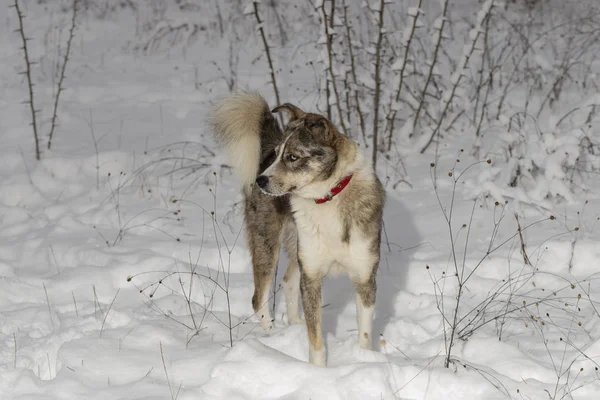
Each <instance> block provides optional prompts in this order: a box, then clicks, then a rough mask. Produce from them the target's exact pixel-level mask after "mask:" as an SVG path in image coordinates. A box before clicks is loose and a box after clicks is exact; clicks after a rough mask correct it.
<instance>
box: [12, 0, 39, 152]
mask: <svg viewBox="0 0 600 400" xmlns="http://www.w3.org/2000/svg"><path fill="white" fill-rule="evenodd" d="M14 7H15V10H17V16H18V17H19V29H18V31H19V32H20V33H21V39H22V40H23V47H22V48H21V49H22V50H23V55H24V57H25V68H26V69H25V72H23V74H25V76H26V77H27V86H28V88H29V101H28V102H27V103H29V108H30V110H31V126H32V127H33V139H34V143H35V158H36V159H37V160H39V159H40V143H39V136H38V129H37V121H36V116H35V113H36V110H35V105H34V102H33V82H32V81H31V64H32V63H31V61H30V60H29V50H27V41H28V40H30V39H27V38H26V37H25V28H24V27H23V19H24V18H25V16H24V15H23V13H22V12H21V8H20V7H19V0H15V4H14Z"/></svg>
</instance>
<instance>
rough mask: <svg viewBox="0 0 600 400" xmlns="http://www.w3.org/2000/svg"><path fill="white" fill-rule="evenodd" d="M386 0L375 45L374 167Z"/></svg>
mask: <svg viewBox="0 0 600 400" xmlns="http://www.w3.org/2000/svg"><path fill="white" fill-rule="evenodd" d="M384 9H385V0H380V2H379V10H377V11H378V18H377V28H378V30H377V44H376V45H375V94H374V99H373V158H372V162H373V168H375V167H376V164H377V141H378V129H379V103H380V101H381V76H380V75H381V43H382V41H383V35H384V34H385V30H384V28H383V11H384Z"/></svg>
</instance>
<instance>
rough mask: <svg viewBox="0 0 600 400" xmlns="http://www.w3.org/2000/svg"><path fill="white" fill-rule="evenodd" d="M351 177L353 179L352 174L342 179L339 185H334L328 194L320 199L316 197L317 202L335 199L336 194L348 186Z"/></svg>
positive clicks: (321, 202)
mask: <svg viewBox="0 0 600 400" xmlns="http://www.w3.org/2000/svg"><path fill="white" fill-rule="evenodd" d="M350 179H352V175H348V176H347V177H345V178H344V179H342V180H341V181H340V182H338V184H337V185H335V186H334V187H333V189H331V190H330V191H329V193H327V196H325V197H323V198H320V199H315V203H317V204H323V203H327V202H328V201H331V199H333V197H334V196H336V195H338V194H339V193H340V192H341V191H342V190H344V188H345V187H346V186H348V183H350Z"/></svg>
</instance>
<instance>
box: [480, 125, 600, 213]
mask: <svg viewBox="0 0 600 400" xmlns="http://www.w3.org/2000/svg"><path fill="white" fill-rule="evenodd" d="M591 115H592V114H590V116H591ZM588 119H589V118H588ZM500 122H501V123H502V127H501V131H500V133H499V134H497V135H496V136H497V140H498V142H497V144H496V145H495V150H494V151H493V152H492V153H491V154H492V157H494V163H493V165H492V166H491V167H490V168H489V169H486V170H484V171H483V172H482V173H481V174H480V175H479V177H478V182H477V184H476V189H475V193H476V194H477V195H484V196H486V197H489V198H490V200H492V201H493V202H495V201H498V202H501V203H503V202H504V201H505V200H507V199H511V200H516V201H518V202H520V203H525V204H529V205H534V206H539V207H543V208H548V209H549V208H551V207H552V205H553V204H556V203H558V202H562V201H566V202H568V203H573V202H575V201H576V200H577V198H578V195H581V194H583V193H584V192H585V191H586V190H587V188H586V185H585V178H586V176H587V175H588V174H590V173H596V172H597V171H599V170H600V141H599V137H598V132H597V131H594V129H593V124H592V120H589V121H587V122H584V123H583V124H581V125H579V126H576V127H574V126H573V125H572V124H567V127H566V128H565V127H562V126H561V124H560V123H552V121H550V124H548V125H549V127H547V128H541V127H540V124H538V121H537V120H535V119H534V118H533V117H531V116H528V115H525V114H522V113H519V114H515V115H513V116H512V117H510V118H507V117H502V118H500ZM558 122H560V120H559V121H558Z"/></svg>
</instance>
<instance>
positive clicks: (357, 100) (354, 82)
mask: <svg viewBox="0 0 600 400" xmlns="http://www.w3.org/2000/svg"><path fill="white" fill-rule="evenodd" d="M342 5H343V8H344V25H345V26H346V42H347V43H348V57H349V58H350V73H351V75H352V85H353V87H352V88H351V89H350V91H352V92H354V103H355V104H356V113H357V114H358V121H359V124H360V132H361V134H362V138H363V142H364V144H365V146H368V145H367V134H366V128H365V117H364V116H363V113H362V110H361V107H360V96H359V95H358V78H357V74H356V58H355V55H354V46H353V44H352V31H351V29H350V21H349V20H348V7H349V6H347V5H346V0H343V4H342ZM348 112H350V110H348ZM348 121H349V120H348Z"/></svg>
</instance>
